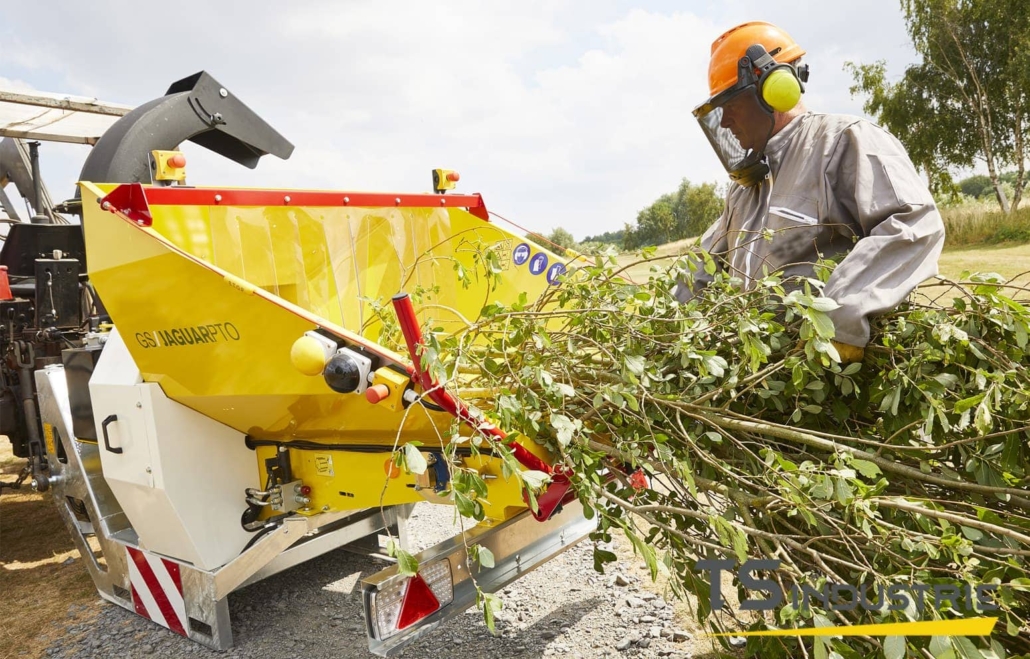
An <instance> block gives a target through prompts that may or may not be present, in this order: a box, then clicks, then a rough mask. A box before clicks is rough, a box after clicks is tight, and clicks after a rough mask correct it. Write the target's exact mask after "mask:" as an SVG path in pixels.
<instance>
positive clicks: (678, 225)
mask: <svg viewBox="0 0 1030 659" xmlns="http://www.w3.org/2000/svg"><path fill="white" fill-rule="evenodd" d="M724 203H725V202H724V200H723V191H722V190H721V189H720V188H719V186H718V185H716V184H715V183H700V184H695V183H691V182H690V181H688V180H687V179H683V180H682V181H681V182H680V185H679V188H677V189H676V190H675V191H673V192H670V193H668V194H664V195H662V196H661V197H659V198H658V199H657V200H655V201H654V203H652V204H651V205H649V206H648V207H647V208H645V209H643V210H642V211H640V212H639V213H637V219H636V221H635V222H632V223H626V224H625V225H624V226H623V228H622V229H621V230H620V231H606V232H605V233H602V234H598V235H596V236H587V237H586V238H584V239H583V241H582V242H577V241H576V239H575V238H574V237H573V235H572V234H571V233H569V232H568V231H567V230H566V229H564V228H562V227H558V228H556V229H554V230H553V231H552V232H551V233H550V234H548V235H546V236H540V235H534V234H530V236H529V239H530V240H532V241H533V242H536V243H537V244H539V245H542V246H544V247H547V248H548V249H551V250H554V249H559V248H560V249H561V250H565V249H573V250H575V251H577V252H579V253H581V254H593V253H597V252H599V251H602V250H604V249H607V248H609V247H611V246H614V247H616V248H617V249H624V250H632V249H640V248H642V247H649V246H653V245H664V244H665V243H671V242H675V241H677V240H683V239H684V238H694V237H697V236H700V235H701V234H702V233H704V231H705V229H707V228H708V226H709V225H711V223H712V222H714V221H715V220H716V219H717V218H718V217H719V215H720V214H722V209H723V205H724Z"/></svg>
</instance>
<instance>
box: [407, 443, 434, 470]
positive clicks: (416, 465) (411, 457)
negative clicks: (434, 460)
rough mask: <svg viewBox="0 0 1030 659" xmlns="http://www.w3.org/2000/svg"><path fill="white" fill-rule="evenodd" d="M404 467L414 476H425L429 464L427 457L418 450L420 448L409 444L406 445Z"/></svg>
mask: <svg viewBox="0 0 1030 659" xmlns="http://www.w3.org/2000/svg"><path fill="white" fill-rule="evenodd" d="M404 466H405V467H406V468H407V470H408V471H410V472H411V473H413V474H424V473H426V469H427V468H428V467H429V464H428V463H427V462H426V457H425V456H424V455H422V452H421V451H419V450H418V446H415V445H414V444H411V443H408V444H405V445H404Z"/></svg>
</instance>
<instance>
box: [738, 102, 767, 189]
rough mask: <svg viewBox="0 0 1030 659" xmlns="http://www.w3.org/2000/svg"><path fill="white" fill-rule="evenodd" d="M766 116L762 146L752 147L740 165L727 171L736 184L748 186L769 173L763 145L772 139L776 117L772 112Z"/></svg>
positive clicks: (756, 183)
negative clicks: (767, 124)
mask: <svg viewBox="0 0 1030 659" xmlns="http://www.w3.org/2000/svg"><path fill="white" fill-rule="evenodd" d="M768 116H769V132H768V133H767V134H766V136H765V140H764V141H763V142H762V148H761V149H752V150H751V153H749V154H748V156H747V157H746V158H744V160H743V161H741V163H740V165H738V166H737V167H736V168H735V169H734V170H733V171H732V172H730V173H729V174H730V178H731V179H732V180H733V181H734V182H735V183H736V184H737V185H740V186H743V187H745V188H750V187H753V186H755V185H758V184H759V183H761V182H762V181H764V180H765V178H766V177H767V176H768V175H769V159H768V158H766V157H765V147H767V146H768V145H769V140H770V139H772V135H773V129H774V128H776V117H775V115H773V114H772V113H769V115H768Z"/></svg>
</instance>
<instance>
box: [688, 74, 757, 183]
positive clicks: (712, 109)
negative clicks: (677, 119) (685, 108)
mask: <svg viewBox="0 0 1030 659" xmlns="http://www.w3.org/2000/svg"><path fill="white" fill-rule="evenodd" d="M694 116H695V117H696V118H697V121H698V123H699V124H700V125H701V130H703V131H704V133H705V137H707V138H708V141H709V143H711V145H712V148H713V149H715V153H716V155H717V156H719V160H720V161H721V162H722V165H723V167H725V168H726V172H727V173H728V174H729V175H730V178H731V179H733V180H734V181H736V182H737V183H739V184H740V185H743V186H745V187H750V186H752V185H755V184H757V183H760V182H761V181H762V180H763V179H764V178H765V176H766V175H767V174H768V173H769V166H768V164H767V163H766V161H765V153H764V151H765V147H766V144H768V142H769V138H770V137H771V136H772V131H773V124H774V117H773V114H772V113H771V112H769V111H768V110H767V109H766V108H765V107H764V106H763V105H762V103H761V102H760V101H759V100H758V91H757V87H756V85H754V84H751V85H747V86H744V87H742V88H741V87H733V88H730V89H728V90H726V91H725V92H723V93H721V94H717V95H716V96H713V97H712V98H711V99H709V100H708V101H707V102H705V103H702V104H701V105H699V106H698V107H697V108H695V109H694Z"/></svg>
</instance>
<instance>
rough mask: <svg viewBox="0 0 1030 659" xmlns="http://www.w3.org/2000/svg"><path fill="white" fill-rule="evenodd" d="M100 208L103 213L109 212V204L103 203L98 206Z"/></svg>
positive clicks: (107, 202)
mask: <svg viewBox="0 0 1030 659" xmlns="http://www.w3.org/2000/svg"><path fill="white" fill-rule="evenodd" d="M100 207H101V208H103V209H104V210H105V211H109V210H111V202H109V201H105V202H104V203H102V204H100Z"/></svg>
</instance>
